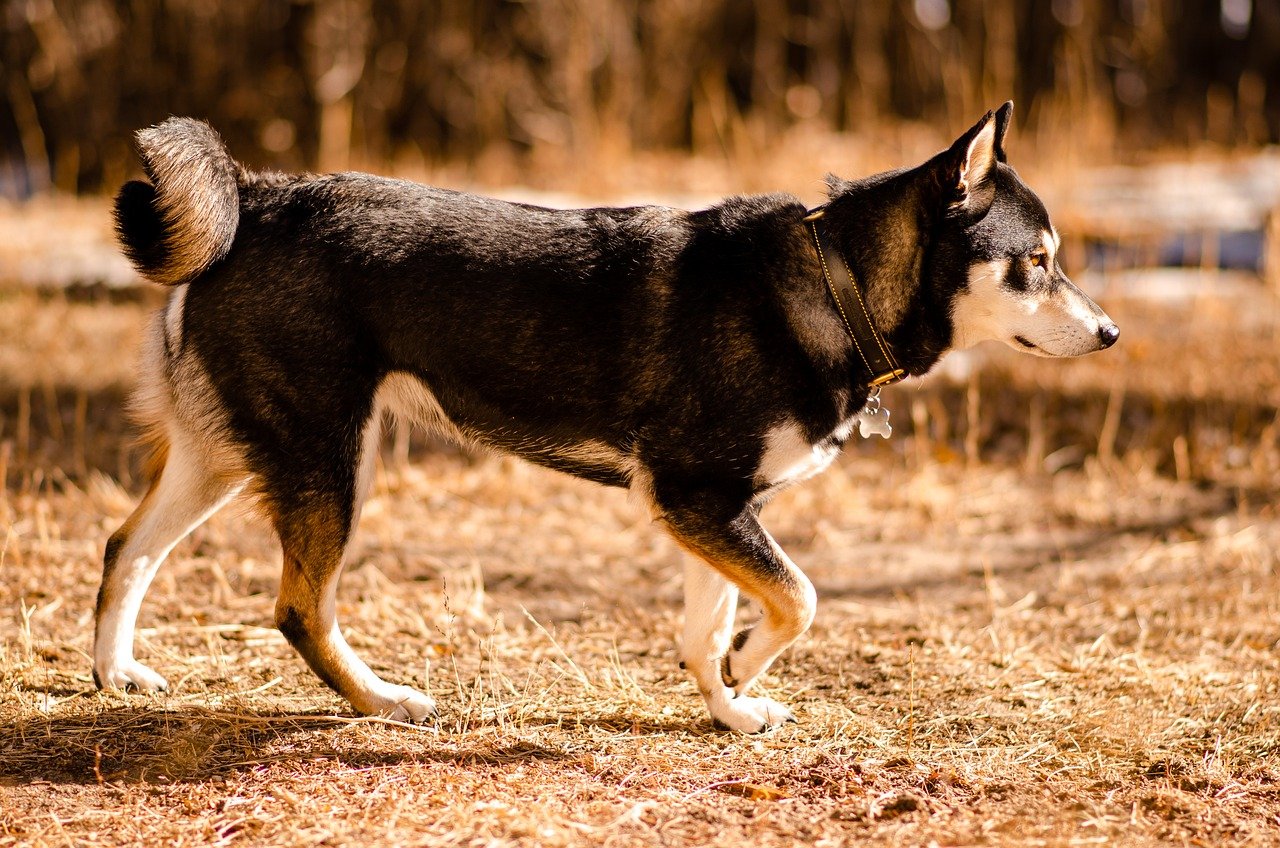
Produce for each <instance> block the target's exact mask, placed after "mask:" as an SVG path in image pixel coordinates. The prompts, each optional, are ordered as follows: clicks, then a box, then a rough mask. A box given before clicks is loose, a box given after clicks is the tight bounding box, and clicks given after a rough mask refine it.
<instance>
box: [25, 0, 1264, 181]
mask: <svg viewBox="0 0 1280 848" xmlns="http://www.w3.org/2000/svg"><path fill="white" fill-rule="evenodd" d="M0 27H2V29H0V61H2V62H3V68H4V86H3V89H0V195H4V196H7V197H26V196H29V195H31V194H36V193H40V192H44V191H47V190H49V189H50V188H56V189H57V190H60V191H64V192H79V191H100V190H107V191H110V190H112V189H113V188H114V187H115V186H116V185H117V184H118V183H119V182H120V181H121V180H122V179H123V178H125V177H126V176H127V175H128V174H131V173H133V172H134V171H135V170H136V166H135V163H134V160H133V157H132V155H131V152H130V147H129V138H130V133H131V132H132V131H133V130H134V129H136V128H138V127H141V126H146V125H149V124H153V123H155V122H157V121H159V120H161V119H163V118H165V117H167V116H168V115H171V114H179V115H197V116H200V117H204V118H207V119H208V120H210V121H211V122H212V123H213V124H214V126H216V127H217V128H218V129H219V131H220V132H222V133H223V135H224V136H225V137H226V138H227V140H228V142H229V143H230V145H231V147H232V149H233V150H235V151H236V153H237V154H238V155H239V156H241V157H242V158H244V159H245V160H247V161H251V162H255V163H258V164H262V165H273V166H276V167H280V168H284V169H304V168H305V169H315V170H322V171H324V170H334V169H342V168H347V167H353V166H359V167H366V168H371V167H380V168H383V169H387V168H393V169H398V170H404V169H411V170H414V171H419V172H423V171H432V170H435V169H438V168H440V167H442V166H456V167H459V168H461V169H462V170H463V171H464V172H473V176H474V175H483V176H482V177H477V178H483V179H486V180H490V179H496V180H513V179H517V178H523V179H524V180H526V181H535V182H546V183H547V184H549V185H551V184H554V185H557V186H563V185H564V184H565V183H566V182H568V183H570V184H572V183H573V182H574V181H575V180H577V179H581V178H582V175H590V176H591V177H594V178H598V179H599V178H603V179H605V182H606V183H607V184H613V183H616V182H617V181H618V180H619V179H625V177H619V176H617V175H614V176H611V177H610V176H606V175H607V174H609V173H611V172H612V171H613V170H614V169H615V168H616V166H617V165H619V164H620V163H624V162H626V161H628V159H629V158H630V157H634V156H635V155H637V154H654V153H666V154H681V155H688V154H693V155H698V156H705V157H708V158H712V159H715V158H723V157H736V158H743V157H762V156H764V155H766V154H767V153H768V152H770V151H772V150H775V149H777V148H778V147H779V145H781V144H783V142H784V141H785V139H786V137H787V136H788V134H791V133H794V132H796V131H797V129H803V130H807V131H810V132H839V133H849V134H852V135H854V136H857V137H864V136H865V137H868V138H872V139H875V138H878V139H881V141H879V142H876V143H874V144H875V145H876V146H882V147H887V148H890V149H894V148H895V146H896V147H900V146H901V142H900V141H898V140H897V137H898V136H899V135H901V134H902V133H903V132H910V131H912V129H913V128H915V129H917V130H920V128H928V129H925V130H922V131H923V134H924V135H926V136H927V137H929V140H930V142H931V143H933V144H937V143H938V141H939V140H940V139H941V137H942V136H941V133H956V132H959V131H960V130H961V129H963V128H964V127H965V126H967V125H969V124H971V123H972V122H973V121H974V120H975V119H976V118H977V117H978V116H979V115H980V114H981V113H982V112H983V111H984V110H985V109H987V108H989V107H992V106H995V105H998V104H999V103H1000V102H1002V101H1004V100H1007V99H1013V100H1015V101H1016V102H1017V104H1018V112H1017V123H1018V126H1019V128H1020V132H1021V133H1022V134H1024V135H1025V136H1026V137H1027V138H1028V139H1030V140H1031V141H1033V142H1034V143H1035V144H1036V145H1037V147H1044V148H1046V149H1047V150H1049V151H1052V152H1053V153H1055V154H1056V155H1072V156H1075V157H1077V158H1082V159H1085V160H1091V161H1096V160H1097V159H1099V158H1101V159H1104V160H1114V161H1131V160H1133V159H1134V158H1135V157H1137V156H1138V155H1140V153H1141V152H1143V151H1148V150H1151V149H1153V148H1160V149H1168V148H1185V147H1199V146H1203V145H1214V146H1218V147H1223V148H1233V149H1234V148H1240V147H1256V146H1258V145H1263V144H1268V143H1274V142H1276V141H1277V139H1280V2H1277V0H1113V2H1104V1H1103V0H1046V1H1045V2H1036V3H1024V2H1017V0H985V1H984V2H977V1H976V0H958V1H957V0H898V2H883V3H863V2H853V0H844V2H832V0H759V1H758V2H750V3H748V2H731V0H541V1H539V2H510V0H474V1H473V0H434V2H430V3H421V2H416V0H265V2H255V3H232V2H217V0H130V2H111V0H6V2H5V4H4V6H3V17H2V18H0ZM867 143H872V142H864V144H867ZM567 164H572V165H573V172H572V173H570V174H568V175H565V174H550V173H546V172H541V171H536V170H534V171H530V170H529V168H530V166H531V165H543V166H545V167H551V166H554V165H562V166H563V165H567ZM804 164H805V166H806V167H808V168H810V169H815V168H821V167H823V166H824V165H823V163H814V162H806V163H804ZM827 167H830V166H829V165H828V166H827Z"/></svg>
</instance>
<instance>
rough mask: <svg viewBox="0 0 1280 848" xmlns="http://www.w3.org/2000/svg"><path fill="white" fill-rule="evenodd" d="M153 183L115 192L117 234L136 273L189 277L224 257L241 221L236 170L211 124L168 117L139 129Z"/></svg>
mask: <svg viewBox="0 0 1280 848" xmlns="http://www.w3.org/2000/svg"><path fill="white" fill-rule="evenodd" d="M137 143H138V155H139V157H140V158H141V159H142V167H143V168H145V169H146V172H147V176H148V177H150V179H151V182H149V183H147V182H142V181H140V180H134V181H132V182H128V183H125V185H124V186H123V187H122V188H121V189H120V193H119V194H118V195H116V208H115V215H116V234H117V235H118V236H119V238H120V245H121V247H122V248H123V249H124V252H125V255H126V256H128V257H129V261H131V262H132V263H133V265H134V267H135V268H137V269H138V272H139V273H141V274H142V275H143V276H144V277H147V278H148V279H150V280H153V281H154V282H157V283H161V284H163V285H170V286H173V285H178V284H180V283H185V282H189V281H190V280H192V279H193V278H195V277H196V276H197V275H199V274H200V273H201V272H203V271H204V270H205V269H207V268H208V267H209V266H210V265H212V264H213V263H214V262H217V261H218V260H219V259H221V258H222V257H224V256H226V255H227V251H229V250H230V249H231V242H232V241H233V240H234V239H235V235H236V226H237V225H238V224H239V221H240V191H239V188H238V181H239V179H240V177H241V176H242V174H243V172H242V169H241V168H240V166H239V165H238V164H236V162H235V160H234V159H232V158H231V155H230V154H229V153H227V148H226V147H225V146H224V145H223V143H222V139H221V138H220V137H219V136H218V134H217V133H216V132H214V130H213V127H211V126H209V125H208V124H206V123H205V122H204V121H197V120H193V119H191V118H170V119H169V120H167V121H165V122H164V123H161V124H157V125H156V126H154V127H148V128H147V129H145V130H139V131H138V134H137Z"/></svg>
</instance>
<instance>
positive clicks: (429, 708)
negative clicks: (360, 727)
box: [355, 685, 436, 724]
mask: <svg viewBox="0 0 1280 848" xmlns="http://www.w3.org/2000/svg"><path fill="white" fill-rule="evenodd" d="M355 707H356V709H358V710H359V711H360V712H362V713H364V714H365V715H372V716H380V717H382V718H389V719H391V720H392V721H406V722H409V723H410V724H421V723H423V722H425V721H427V720H428V719H432V718H435V716H436V702H435V700H434V699H433V698H432V697H431V696H430V695H424V694H423V693H421V692H419V691H418V690H417V689H412V688H410V687H408V686H390V685H388V686H387V687H386V688H384V689H380V690H379V691H377V692H374V693H370V695H369V697H368V698H367V699H366V700H365V702H364V703H360V704H356V705H355Z"/></svg>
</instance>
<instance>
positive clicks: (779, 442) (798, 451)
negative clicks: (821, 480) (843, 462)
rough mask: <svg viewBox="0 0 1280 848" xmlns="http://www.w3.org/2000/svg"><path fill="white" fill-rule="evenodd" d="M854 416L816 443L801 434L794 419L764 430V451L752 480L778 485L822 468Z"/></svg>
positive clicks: (850, 427) (833, 455)
mask: <svg viewBox="0 0 1280 848" xmlns="http://www.w3.org/2000/svg"><path fill="white" fill-rule="evenodd" d="M856 421H857V419H856V418H850V419H849V420H848V421H845V422H843V423H842V424H841V425H840V426H839V427H838V428H836V430H835V432H834V433H832V434H831V435H830V436H828V437H826V438H824V439H822V440H821V441H819V442H818V443H816V444H815V443H813V442H811V441H810V440H809V439H808V438H806V437H805V434H804V429H803V428H802V427H801V426H800V425H799V424H797V423H796V422H795V421H784V422H783V423H782V424H779V425H777V426H775V427H772V428H770V430H769V432H768V433H767V434H765V440H764V444H765V447H764V455H763V456H761V457H760V466H759V468H757V469H756V483H757V484H758V485H762V486H781V485H786V484H789V483H798V482H800V481H801V480H807V479H809V478H810V477H812V476H814V475H815V474H819V473H821V472H822V471H824V470H826V468H827V466H829V465H830V464H831V462H832V460H834V459H835V458H836V455H837V454H839V453H840V444H841V443H843V442H844V440H845V439H847V438H849V434H850V433H851V432H852V431H853V426H854V424H855V423H856Z"/></svg>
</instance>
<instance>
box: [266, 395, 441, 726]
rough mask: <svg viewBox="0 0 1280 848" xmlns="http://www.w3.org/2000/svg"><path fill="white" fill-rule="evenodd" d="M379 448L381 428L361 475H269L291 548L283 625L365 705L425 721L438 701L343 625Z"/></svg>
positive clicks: (369, 711) (318, 668)
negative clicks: (378, 664)
mask: <svg viewBox="0 0 1280 848" xmlns="http://www.w3.org/2000/svg"><path fill="white" fill-rule="evenodd" d="M378 423H379V422H378V421H377V415H376V414H375V416H374V420H373V421H372V422H371V423H370V424H369V425H367V427H370V428H377V426H378ZM376 448H377V431H376V429H374V430H372V431H369V430H367V431H366V434H365V444H364V450H363V456H362V458H361V467H360V468H359V469H358V470H357V471H356V474H355V476H354V478H353V479H349V480H345V481H342V482H339V481H334V482H335V485H333V486H329V487H326V488H324V489H316V488H300V487H297V486H287V485H286V486H281V485H278V484H277V485H275V486H273V485H272V481H270V480H268V481H267V482H266V485H265V488H266V494H267V499H268V503H269V504H270V506H271V509H272V513H273V515H272V518H273V521H274V524H275V527H276V532H277V533H279V535H280V544H281V547H282V548H283V552H284V570H283V572H282V574H281V578H280V595H279V597H278V598H277V600H276V626H277V627H279V628H280V632H281V633H283V634H284V636H285V638H286V639H288V640H289V643H290V644H291V645H293V647H294V648H295V649H296V650H297V651H298V653H299V654H301V655H302V658H303V659H304V660H306V662H307V665H309V666H310V667H311V670H312V671H314V672H315V673H316V675H317V676H318V677H319V678H320V679H321V680H323V681H324V682H325V683H326V684H327V685H328V686H329V687H330V688H331V689H333V690H334V691H335V692H337V693H338V694H339V695H341V696H342V697H344V698H346V699H347V700H348V701H350V702H351V705H352V706H353V707H355V708H356V710H357V711H359V712H361V713H363V714H365V715H377V716H383V717H386V718H391V719H396V720H399V721H412V722H420V721H424V720H426V719H427V718H430V717H431V716H433V715H435V712H436V706H435V702H434V701H433V700H432V699H431V698H430V697H429V696H427V695H425V694H423V693H421V692H419V691H417V690H416V689H411V688H410V687H408V686H397V685H394V684H391V683H388V682H386V681H385V680H383V679H382V678H380V677H379V676H378V675H377V674H375V673H374V672H373V670H372V669H370V668H369V666H368V665H366V664H365V662H364V661H363V660H361V659H360V658H359V657H358V656H356V653H355V651H353V650H352V649H351V646H350V645H348V644H347V641H346V639H344V638H343V636H342V631H341V630H340V629H339V628H338V618H337V592H338V579H339V577H340V576H341V574H342V567H343V559H344V556H345V553H346V547H347V543H348V541H349V540H350V537H351V534H352V532H353V530H354V528H355V524H356V521H357V520H358V518H359V513H360V507H361V503H362V501H363V499H364V494H365V491H366V490H367V488H368V485H369V483H370V481H371V479H372V476H373V473H372V472H373V467H372V466H373V460H374V453H375V451H376ZM312 479H313V480H315V479H317V478H315V477H313V478H312Z"/></svg>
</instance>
